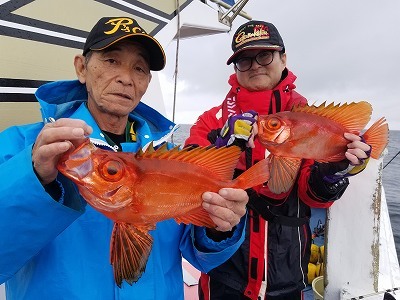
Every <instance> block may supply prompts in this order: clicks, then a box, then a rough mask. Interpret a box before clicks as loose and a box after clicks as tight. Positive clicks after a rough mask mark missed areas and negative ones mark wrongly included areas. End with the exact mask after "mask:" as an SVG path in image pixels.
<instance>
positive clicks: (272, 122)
mask: <svg viewBox="0 0 400 300" xmlns="http://www.w3.org/2000/svg"><path fill="white" fill-rule="evenodd" d="M267 126H268V127H269V128H271V129H278V128H280V127H281V121H279V119H278V118H271V119H269V120H268V122H267Z"/></svg>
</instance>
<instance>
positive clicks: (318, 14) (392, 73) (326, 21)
mask: <svg viewBox="0 0 400 300" xmlns="http://www.w3.org/2000/svg"><path fill="white" fill-rule="evenodd" d="M244 11H246V12H247V13H248V14H249V15H250V16H251V17H252V18H253V19H255V20H257V19H258V20H265V21H268V22H272V23H273V24H274V25H275V26H276V27H277V28H278V30H279V32H280V33H281V35H282V37H283V40H284V43H285V46H286V52H287V67H288V68H289V69H290V70H291V71H292V72H294V73H295V74H296V75H297V77H298V79H297V81H296V85H297V91H298V92H300V93H301V94H302V95H303V96H305V97H306V98H307V99H308V100H309V103H314V102H316V103H317V104H319V103H321V102H323V101H327V102H335V103H338V102H352V101H361V100H366V101H368V102H370V103H371V104H372V107H373V109H374V111H373V115H372V119H371V122H372V121H375V120H377V119H378V118H380V117H383V116H384V117H386V118H387V120H388V123H389V127H390V129H396V130H400V105H399V104H400V90H399V88H398V86H399V85H400V70H399V67H400V1H399V0H382V1H378V0H375V1H373V0H335V1H324V0H306V1H298V0H285V1H278V0H250V1H249V2H248V4H247V5H246V6H245V8H244ZM246 21H247V20H245V19H243V18H242V17H237V18H236V20H235V21H234V24H233V27H232V30H231V32H230V33H229V34H218V35H214V36H207V37H200V38H193V39H187V40H181V42H180V45H179V48H180V51H179V52H180V53H179V69H178V85H177V86H178V89H177V97H176V113H175V122H176V123H182V124H191V123H193V122H194V121H195V120H196V118H197V116H198V115H200V114H201V113H202V112H203V111H205V110H207V109H209V108H211V107H213V106H215V105H218V104H219V103H221V102H222V100H223V99H224V97H225V95H226V94H227V92H228V90H229V86H228V84H227V80H228V77H229V75H230V74H231V73H233V67H232V66H227V65H226V60H227V59H228V58H229V56H230V55H231V54H232V50H231V48H230V46H231V39H232V35H233V33H234V32H235V31H236V29H237V27H238V26H240V25H241V24H242V23H244V22H246ZM175 49H176V43H172V44H171V45H170V46H168V48H167V49H166V53H167V57H168V59H169V61H168V63H167V67H166V69H165V71H163V73H162V77H163V81H164V82H167V83H168V86H169V88H166V90H167V93H166V99H165V100H166V101H165V102H166V109H167V114H168V116H169V117H170V118H172V105H173V88H172V87H173V83H174V78H173V74H174V67H175V61H174V58H175ZM370 124H371V123H370Z"/></svg>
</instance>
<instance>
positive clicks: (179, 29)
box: [171, 0, 181, 143]
mask: <svg viewBox="0 0 400 300" xmlns="http://www.w3.org/2000/svg"><path fill="white" fill-rule="evenodd" d="M176 14H177V22H176V24H177V30H176V54H175V71H174V102H173V106H172V122H174V123H175V110H176V90H177V85H178V64H179V63H178V62H179V41H180V35H181V19H180V5H179V0H176ZM171 142H172V143H173V142H174V135H172V136H171Z"/></svg>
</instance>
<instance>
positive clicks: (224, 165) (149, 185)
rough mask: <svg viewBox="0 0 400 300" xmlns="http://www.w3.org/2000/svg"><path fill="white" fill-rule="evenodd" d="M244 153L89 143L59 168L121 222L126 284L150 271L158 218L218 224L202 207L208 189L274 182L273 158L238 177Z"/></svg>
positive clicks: (114, 250) (116, 243)
mask: <svg viewBox="0 0 400 300" xmlns="http://www.w3.org/2000/svg"><path fill="white" fill-rule="evenodd" d="M240 154H241V151H240V149H239V148H238V147H229V148H226V147H224V148H219V149H216V148H202V147H199V148H185V149H182V150H179V149H178V148H174V149H171V150H167V149H166V147H161V148H159V149H157V150H154V149H153V148H152V147H149V149H148V150H146V152H142V151H140V152H138V153H137V154H134V153H123V152H112V151H106V150H102V149H100V148H97V147H96V146H94V145H93V144H91V143H90V142H89V141H88V142H86V143H83V144H82V145H81V146H80V147H78V148H77V149H75V150H74V151H72V152H70V153H66V154H65V155H64V156H63V157H62V158H61V159H60V161H59V163H58V170H59V171H60V172H61V173H62V174H64V175H65V176H66V177H68V178H70V179H71V180H72V181H74V182H75V183H76V184H77V186H78V188H79V192H80V194H81V195H82V197H83V198H84V199H85V200H86V201H87V202H88V203H89V204H90V205H91V206H92V207H93V208H95V209H96V210H98V211H99V212H101V213H102V214H104V215H105V216H106V217H108V218H110V219H112V220H113V221H114V222H115V223H114V229H113V233H112V238H111V247H110V248H111V254H110V255H111V264H112V265H113V269H114V278H115V282H116V284H117V285H118V286H119V287H121V284H122V280H126V281H127V282H128V283H129V284H132V283H133V282H136V281H137V280H138V279H139V278H140V276H141V274H142V273H143V272H144V269H145V266H146V263H147V259H148V256H149V254H150V250H151V246H152V243H153V239H152V237H151V235H150V234H149V230H152V229H155V225H156V223H157V222H159V221H162V220H166V219H170V218H173V219H175V221H176V222H177V223H185V224H194V225H197V226H206V227H215V224H214V222H213V221H212V220H211V218H210V216H209V215H208V213H207V212H206V211H205V210H204V209H203V208H202V205H201V204H202V198H201V195H202V194H203V193H204V192H206V191H212V192H218V191H219V190H220V189H221V188H228V187H230V188H241V189H247V188H251V187H253V186H256V185H259V184H262V183H264V182H266V181H268V179H269V173H268V170H269V167H268V164H269V162H268V160H262V161H260V162H259V163H258V164H256V165H254V166H253V167H252V168H250V169H249V170H247V171H246V172H244V173H243V174H242V175H240V176H239V177H238V178H236V179H234V180H232V176H233V170H234V168H235V166H236V164H237V162H238V159H239V156H240Z"/></svg>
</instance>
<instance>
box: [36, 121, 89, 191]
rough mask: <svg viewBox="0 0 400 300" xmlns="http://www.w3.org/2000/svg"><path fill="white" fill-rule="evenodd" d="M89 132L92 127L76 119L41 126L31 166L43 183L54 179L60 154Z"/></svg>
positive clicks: (85, 136) (77, 142)
mask: <svg viewBox="0 0 400 300" xmlns="http://www.w3.org/2000/svg"><path fill="white" fill-rule="evenodd" d="M90 133H92V128H91V127H90V126H89V125H87V124H86V123H85V122H84V121H82V120H77V119H59V120H57V121H55V122H52V123H47V124H46V125H45V126H44V127H43V129H42V130H41V131H40V133H39V135H38V137H37V138H36V141H35V144H34V146H33V149H32V163H33V168H34V170H35V172H36V174H37V176H38V177H39V180H40V182H41V183H42V184H43V185H46V184H49V183H50V182H52V181H54V180H55V179H56V177H57V174H58V170H57V168H56V166H57V163H58V160H59V158H60V156H61V155H62V154H63V153H65V152H67V151H68V150H70V149H74V148H75V147H77V146H78V145H80V144H81V143H82V142H83V141H84V140H85V139H86V138H87V136H88V135H89V134H90Z"/></svg>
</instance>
